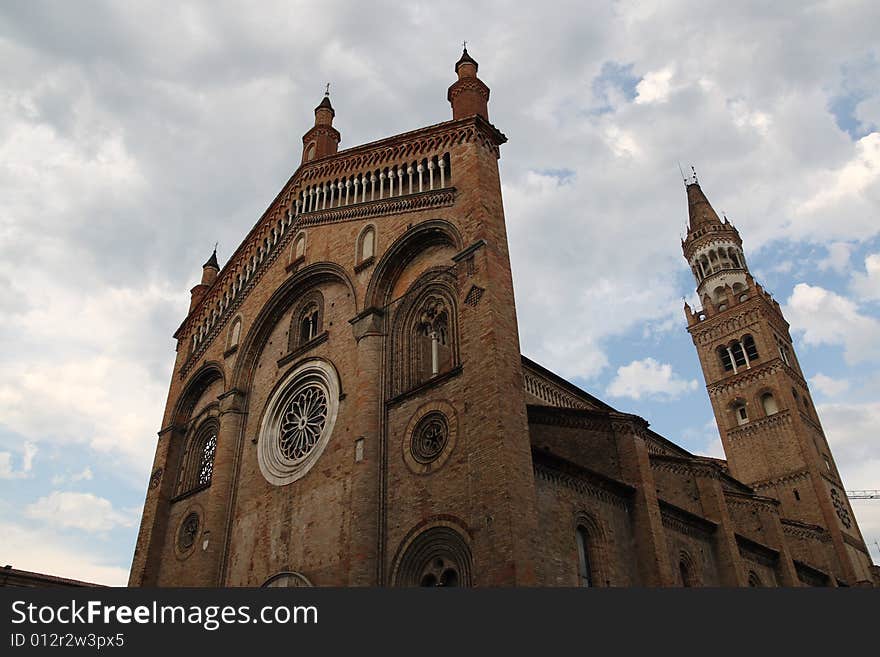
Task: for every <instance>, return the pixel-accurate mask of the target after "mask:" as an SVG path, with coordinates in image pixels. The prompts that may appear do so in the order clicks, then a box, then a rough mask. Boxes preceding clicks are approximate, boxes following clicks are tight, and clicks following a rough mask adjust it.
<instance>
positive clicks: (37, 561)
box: [0, 522, 128, 586]
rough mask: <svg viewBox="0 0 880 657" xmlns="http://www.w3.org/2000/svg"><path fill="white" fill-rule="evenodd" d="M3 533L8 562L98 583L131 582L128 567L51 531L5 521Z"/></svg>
mask: <svg viewBox="0 0 880 657" xmlns="http://www.w3.org/2000/svg"><path fill="white" fill-rule="evenodd" d="M0 535H2V536H3V557H2V558H3V563H4V565H5V564H9V565H11V566H13V567H14V568H18V569H20V570H30V571H33V572H38V573H43V574H47V575H55V576H57V577H67V578H70V579H78V580H81V581H84V582H91V583H94V584H106V585H109V586H125V585H126V584H127V583H128V569H127V568H125V567H122V566H120V565H118V564H116V563H114V562H113V560H111V559H106V558H102V557H100V556H99V555H98V554H97V551H96V550H95V549H92V548H91V547H86V546H81V545H76V544H74V543H72V542H71V541H70V540H69V539H68V538H67V537H64V536H59V535H58V534H56V533H55V532H53V531H51V530H48V529H32V528H28V527H24V526H21V525H18V524H14V523H9V522H3V523H0Z"/></svg>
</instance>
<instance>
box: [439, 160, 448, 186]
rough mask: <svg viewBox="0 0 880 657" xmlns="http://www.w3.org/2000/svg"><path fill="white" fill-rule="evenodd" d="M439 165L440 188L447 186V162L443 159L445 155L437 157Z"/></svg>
mask: <svg viewBox="0 0 880 657" xmlns="http://www.w3.org/2000/svg"><path fill="white" fill-rule="evenodd" d="M437 166H439V167H440V189H445V188H446V162H444V161H443V156H440V157H438V158H437Z"/></svg>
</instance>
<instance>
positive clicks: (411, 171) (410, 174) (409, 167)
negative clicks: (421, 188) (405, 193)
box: [406, 164, 413, 194]
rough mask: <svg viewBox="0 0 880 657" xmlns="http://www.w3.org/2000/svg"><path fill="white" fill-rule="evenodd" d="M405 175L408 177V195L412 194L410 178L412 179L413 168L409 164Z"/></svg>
mask: <svg viewBox="0 0 880 657" xmlns="http://www.w3.org/2000/svg"><path fill="white" fill-rule="evenodd" d="M406 175H407V176H408V177H409V193H410V194H412V177H413V168H412V164H410V165H409V166H408V167H407V169H406Z"/></svg>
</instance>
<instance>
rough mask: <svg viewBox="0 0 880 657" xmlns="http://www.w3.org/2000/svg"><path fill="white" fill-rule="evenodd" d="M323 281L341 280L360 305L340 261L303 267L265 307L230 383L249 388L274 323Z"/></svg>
mask: <svg viewBox="0 0 880 657" xmlns="http://www.w3.org/2000/svg"><path fill="white" fill-rule="evenodd" d="M323 283H340V284H342V285H344V286H345V287H346V288H347V290H348V292H349V295H350V296H351V303H352V309H353V310H356V309H357V308H358V303H357V293H356V291H355V288H354V285H353V284H352V282H351V279H350V278H349V277H348V274H346V272H345V270H344V269H343V268H342V267H340V266H339V265H337V264H334V263H330V262H320V263H315V264H312V265H309V266H307V267H304V268H303V269H301V270H300V271H298V272H296V273H295V274H294V275H293V276H291V277H290V278H289V279H288V280H287V281H285V282H284V284H282V285H281V286H280V287H279V288H278V289H277V290H275V293H274V294H273V295H272V296H271V297H270V298H269V300H268V301H267V302H266V305H265V306H263V308H262V310H261V311H260V313H259V315H257V317H256V319H255V320H254V322H253V323H252V325H251V327H250V329H249V330H248V332H247V335H246V336H245V337H244V339H243V340H242V342H241V346H240V347H239V351H240V355H239V357H238V358H237V359H236V362H235V370H234V371H233V373H232V376H231V385H232V386H233V387H234V388H236V389H238V390H248V389H249V387H250V383H251V380H252V379H253V374H254V368H255V367H256V363H257V359H258V358H259V356H260V353H261V352H262V350H263V346H264V345H265V344H266V341H267V340H268V339H269V335H270V334H271V332H272V329H273V328H274V327H275V325H276V324H277V323H278V322H279V321H281V318H282V317H283V316H284V314H285V313H286V312H287V311H288V310H290V308H291V307H292V306H294V305H295V304H296V303H297V302H298V301H299V300H300V299H301V298H302V296H303V295H304V294H307V293H308V292H309V291H310V290H311V289H312V288H314V287H316V286H318V285H321V284H323Z"/></svg>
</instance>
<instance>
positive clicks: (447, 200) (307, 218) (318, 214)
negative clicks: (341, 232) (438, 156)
mask: <svg viewBox="0 0 880 657" xmlns="http://www.w3.org/2000/svg"><path fill="white" fill-rule="evenodd" d="M454 203H455V188H454V187H447V188H445V189H439V190H434V191H429V192H418V193H415V194H408V195H406V196H395V197H393V198H386V199H383V200H378V201H366V202H365V203H358V204H357V205H346V206H343V207H341V208H333V209H331V210H317V211H314V212H309V213H307V214H303V215H299V216H298V217H297V227H299V228H310V227H312V226H320V225H323V224H332V223H339V222H343V221H359V220H362V219H369V218H371V217H380V216H382V215H386V214H404V213H406V212H418V211H420V210H431V209H434V208H443V207H448V206H450V205H453V204H454Z"/></svg>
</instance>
